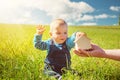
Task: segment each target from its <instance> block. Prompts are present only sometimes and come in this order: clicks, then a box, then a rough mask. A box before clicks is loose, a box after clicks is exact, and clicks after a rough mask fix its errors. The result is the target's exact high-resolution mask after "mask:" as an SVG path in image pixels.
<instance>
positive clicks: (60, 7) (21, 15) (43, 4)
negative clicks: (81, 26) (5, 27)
mask: <svg viewBox="0 0 120 80" xmlns="http://www.w3.org/2000/svg"><path fill="white" fill-rule="evenodd" d="M0 5H1V7H0V12H1V13H0V22H11V23H21V22H22V23H31V22H35V21H32V19H33V17H37V16H38V15H34V12H32V11H33V10H34V11H35V10H38V11H44V12H46V14H44V15H46V16H50V17H51V18H53V19H54V18H63V19H65V20H66V21H68V22H69V23H71V22H72V23H74V22H78V21H80V19H81V17H82V15H83V14H86V13H91V12H93V11H94V8H93V7H92V6H90V5H89V4H87V3H85V2H71V1H70V0H0ZM39 16H41V17H42V16H43V15H39ZM87 17H88V18H87ZM89 18H90V17H89V16H84V17H83V18H82V19H83V20H86V19H88V20H89ZM39 21H40V19H36V22H39Z"/></svg>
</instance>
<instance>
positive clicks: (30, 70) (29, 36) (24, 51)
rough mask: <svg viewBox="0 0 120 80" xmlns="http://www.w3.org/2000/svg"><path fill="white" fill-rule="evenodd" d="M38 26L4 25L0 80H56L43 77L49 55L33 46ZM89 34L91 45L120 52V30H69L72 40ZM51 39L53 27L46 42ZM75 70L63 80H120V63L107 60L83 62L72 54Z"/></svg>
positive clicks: (0, 40) (46, 34)
mask: <svg viewBox="0 0 120 80" xmlns="http://www.w3.org/2000/svg"><path fill="white" fill-rule="evenodd" d="M35 26H36V25H20V24H0V80H55V79H54V78H52V77H48V76H45V75H44V74H43V68H44V59H45V56H46V51H40V50H37V49H36V48H34V46H33V37H34V34H35V33H36V28H35ZM76 31H82V32H86V33H87V35H88V37H89V38H90V39H91V42H93V43H95V44H97V45H99V46H100V47H101V48H103V49H120V27H119V26H69V32H68V33H69V36H70V35H71V34H72V33H73V32H76ZM48 38H49V26H46V31H45V32H44V34H43V40H46V39H48ZM71 56H72V65H71V67H72V68H73V69H75V70H76V71H78V72H79V73H80V74H81V75H77V74H72V73H71V72H70V71H68V72H67V73H66V74H64V75H63V80H120V62H119V61H114V60H110V59H105V58H83V57H78V56H77V55H75V54H74V53H73V52H72V50H71Z"/></svg>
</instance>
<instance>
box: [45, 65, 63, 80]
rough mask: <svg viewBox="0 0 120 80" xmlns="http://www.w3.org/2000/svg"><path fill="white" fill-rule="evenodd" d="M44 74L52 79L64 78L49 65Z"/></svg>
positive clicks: (59, 79)
mask: <svg viewBox="0 0 120 80" xmlns="http://www.w3.org/2000/svg"><path fill="white" fill-rule="evenodd" d="M44 74H45V75H48V76H51V77H55V78H56V79H58V80H61V78H62V76H61V75H60V74H59V73H57V72H55V71H53V70H52V69H51V67H50V66H49V65H45V68H44Z"/></svg>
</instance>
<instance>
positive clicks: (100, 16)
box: [95, 14, 116, 19]
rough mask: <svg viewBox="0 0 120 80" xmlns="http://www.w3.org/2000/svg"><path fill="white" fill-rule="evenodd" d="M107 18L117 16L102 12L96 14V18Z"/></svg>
mask: <svg viewBox="0 0 120 80" xmlns="http://www.w3.org/2000/svg"><path fill="white" fill-rule="evenodd" d="M105 18H116V16H115V15H108V14H100V15H96V16H95V19H105Z"/></svg>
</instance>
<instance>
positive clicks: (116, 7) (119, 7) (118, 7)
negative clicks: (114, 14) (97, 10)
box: [110, 6, 120, 11]
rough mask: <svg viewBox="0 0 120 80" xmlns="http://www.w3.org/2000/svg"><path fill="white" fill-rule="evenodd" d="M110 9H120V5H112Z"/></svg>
mask: <svg viewBox="0 0 120 80" xmlns="http://www.w3.org/2000/svg"><path fill="white" fill-rule="evenodd" d="M110 10H112V11H120V6H111V7H110Z"/></svg>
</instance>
